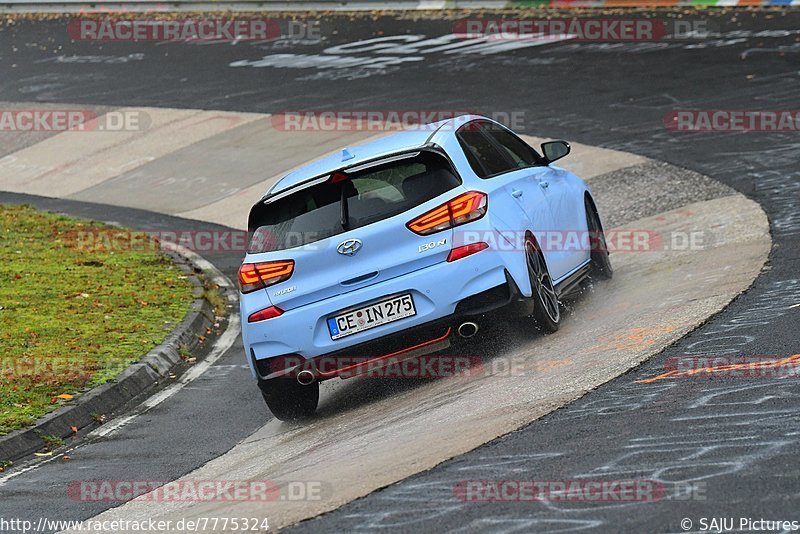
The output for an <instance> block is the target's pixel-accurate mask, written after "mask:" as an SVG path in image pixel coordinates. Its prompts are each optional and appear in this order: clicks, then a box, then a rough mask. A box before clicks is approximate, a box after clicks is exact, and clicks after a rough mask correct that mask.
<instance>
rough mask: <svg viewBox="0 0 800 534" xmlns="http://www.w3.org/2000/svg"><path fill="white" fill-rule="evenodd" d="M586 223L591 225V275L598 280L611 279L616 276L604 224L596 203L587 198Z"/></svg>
mask: <svg viewBox="0 0 800 534" xmlns="http://www.w3.org/2000/svg"><path fill="white" fill-rule="evenodd" d="M585 204H586V224H587V225H588V227H589V243H590V246H591V266H592V268H591V271H590V273H589V275H590V276H591V277H592V278H595V279H598V280H610V279H611V277H613V276H614V269H613V267H611V260H610V258H609V257H608V245H607V244H606V235H605V233H604V232H603V225H602V223H601V222H600V216H599V215H598V214H597V210H596V209H595V207H594V204H593V203H592V201H591V200H589V199H588V198H587V199H586V202H585Z"/></svg>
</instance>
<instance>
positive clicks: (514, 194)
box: [511, 189, 522, 198]
mask: <svg viewBox="0 0 800 534" xmlns="http://www.w3.org/2000/svg"><path fill="white" fill-rule="evenodd" d="M511 196H512V197H514V198H519V197H521V196H522V191H521V190H519V189H512V190H511Z"/></svg>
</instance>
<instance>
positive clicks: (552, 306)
mask: <svg viewBox="0 0 800 534" xmlns="http://www.w3.org/2000/svg"><path fill="white" fill-rule="evenodd" d="M525 258H526V260H527V263H528V274H529V275H530V279H531V288H532V289H533V295H532V297H531V298H532V299H533V314H532V317H533V319H534V321H535V323H536V327H537V329H538V330H540V331H542V332H544V333H546V334H550V333H552V332H555V331H557V330H558V325H559V323H560V321H561V310H560V308H559V303H558V295H557V294H556V290H555V286H554V285H553V279H552V278H551V277H550V271H549V270H548V268H547V264H546V263H545V261H544V255H543V254H542V251H541V249H540V248H539V247H538V245H537V244H536V241H535V240H534V239H533V238H532V237H529V238H528V239H527V240H526V241H525Z"/></svg>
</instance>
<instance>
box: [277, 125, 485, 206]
mask: <svg viewBox="0 0 800 534" xmlns="http://www.w3.org/2000/svg"><path fill="white" fill-rule="evenodd" d="M478 118H483V117H479V116H477V115H462V116H459V117H455V118H453V119H447V120H443V121H439V122H434V123H430V124H426V125H422V126H419V127H414V128H409V129H407V130H402V131H399V132H396V133H393V134H390V135H386V136H383V137H380V138H378V139H373V140H371V141H367V142H364V143H360V144H357V145H354V146H352V147H347V148H345V149H343V150H339V151H337V152H334V153H332V154H329V155H327V156H325V157H323V158H321V159H318V160H317V161H314V162H312V163H309V164H308V165H304V166H302V167H300V168H297V169H295V170H293V171H291V172H290V173H289V174H287V175H286V176H284V177H283V178H281V179H280V180H278V181H277V182H275V184H273V185H272V187H270V188H269V190H268V191H267V192H266V193H265V194H264V196H267V195H274V194H276V193H280V192H282V191H286V190H287V189H291V188H293V187H295V186H297V185H299V184H302V183H303V182H307V181H309V180H312V179H314V178H317V177H320V176H324V175H326V174H330V173H332V172H336V171H339V170H345V169H347V168H348V167H354V166H357V165H361V164H363V163H365V162H368V161H372V160H375V159H380V158H383V157H385V156H391V155H393V154H398V153H403V152H409V151H412V150H415V149H422V148H425V147H426V146H428V145H429V144H430V143H431V142H432V141H435V139H436V138H438V137H439V136H440V135H441V134H439V132H440V131H441V130H445V131H447V132H449V133H453V132H454V128H443V127H444V126H447V125H459V126H460V125H461V124H463V123H465V122H469V121H471V120H474V119H478ZM345 151H347V156H345ZM345 158H347V159H345Z"/></svg>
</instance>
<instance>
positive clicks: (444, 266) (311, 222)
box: [239, 115, 612, 420]
mask: <svg viewBox="0 0 800 534" xmlns="http://www.w3.org/2000/svg"><path fill="white" fill-rule="evenodd" d="M541 148H542V155H540V154H539V153H537V151H536V150H534V149H533V148H531V147H530V146H529V145H527V144H526V143H525V142H524V141H523V140H522V139H520V138H519V137H518V136H517V135H515V134H514V133H513V132H511V131H510V130H508V129H506V128H505V127H503V126H502V125H500V124H498V123H496V122H494V121H491V120H490V119H487V118H485V117H480V116H475V115H471V116H462V117H458V118H455V119H451V120H448V121H443V122H439V123H435V124H430V125H426V126H424V127H419V128H415V129H412V130H407V131H402V132H398V133H395V134H392V135H389V136H386V137H383V138H381V139H379V140H376V141H372V142H368V143H365V144H363V145H359V146H355V147H352V148H348V149H344V150H343V151H342V152H341V153H337V154H334V155H332V156H328V157H326V158H324V159H322V160H319V161H317V162H315V163H312V164H310V165H308V166H305V167H303V168H301V169H298V170H296V171H294V172H292V173H290V174H289V175H287V176H285V177H284V178H282V179H281V180H279V181H278V182H277V183H275V185H274V186H272V187H271V188H270V190H269V191H268V192H267V193H266V194H265V195H264V197H262V198H261V199H260V200H259V201H258V202H257V203H256V204H255V205H254V206H253V208H252V209H251V212H250V217H249V224H248V227H249V229H250V232H251V233H252V236H251V241H250V245H249V251H248V254H247V256H246V257H245V259H244V263H243V265H242V266H241V268H240V270H239V288H240V292H241V295H240V308H241V316H242V337H243V340H244V347H245V350H246V353H247V359H248V362H249V364H250V368H251V370H252V373H253V375H254V377H255V378H256V379H257V380H258V384H259V387H260V389H261V392H262V394H263V396H264V400H265V401H266V403H267V405H268V407H269V408H270V410H271V411H272V413H273V414H274V415H275V416H276V417H277V418H278V419H281V420H288V419H296V418H300V417H306V416H309V415H311V414H313V412H314V411H315V410H316V408H317V404H318V401H319V382H320V381H321V380H325V379H329V378H333V377H348V376H353V375H357V374H359V372H360V371H361V370H364V369H375V368H376V366H380V365H381V363H382V362H388V361H393V362H396V361H398V359H403V358H412V357H419V356H420V355H422V354H427V353H430V352H434V351H438V350H441V349H444V348H447V347H448V346H449V345H450V343H451V342H455V341H456V340H459V339H463V338H470V337H472V336H474V335H475V334H476V333H477V332H478V329H479V327H480V325H481V324H482V322H485V321H486V319H487V317H489V316H490V315H491V316H496V317H500V312H501V311H502V312H503V316H505V315H506V312H510V315H523V316H530V317H531V318H530V321H531V322H532V324H533V325H535V326H536V327H537V328H538V329H539V330H541V331H544V332H545V333H550V332H554V331H556V330H557V329H558V325H559V322H560V320H561V314H560V311H559V298H560V297H561V296H562V295H564V294H565V293H566V292H568V291H569V290H571V289H573V288H574V287H576V285H577V284H578V283H579V282H581V280H583V279H584V278H585V277H586V276H587V275H590V274H592V273H593V275H594V276H597V277H599V278H609V277H610V276H611V274H612V269H611V264H610V262H609V258H608V252H607V248H606V247H605V240H604V237H603V233H602V225H601V222H600V218H599V216H598V213H597V209H596V208H595V203H594V200H593V199H592V196H591V193H590V191H589V189H588V188H587V186H586V184H585V183H584V182H583V181H582V180H581V179H579V178H578V177H576V176H575V175H574V174H572V173H570V172H568V171H566V170H564V169H560V168H558V167H556V166H553V165H552V164H551V163H552V162H553V161H555V160H557V159H559V158H562V157H564V156H566V155H567V154H568V153H569V150H570V147H569V145H568V144H567V143H566V142H564V141H552V142H548V143H544V144H543V145H542V147H541ZM496 317H493V319H495V318H496ZM484 324H485V323H484Z"/></svg>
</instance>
